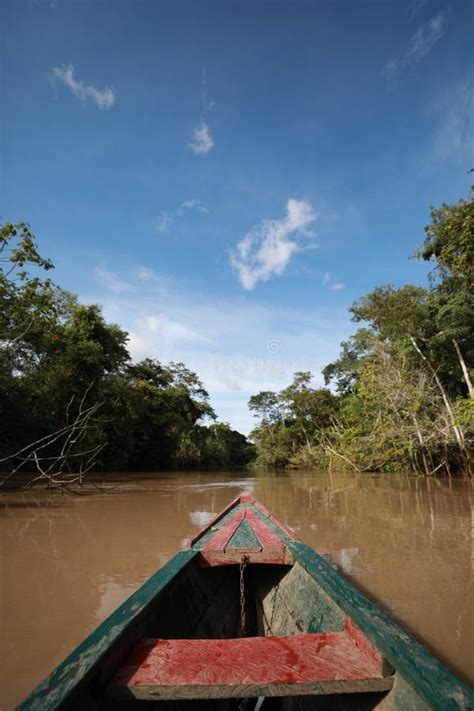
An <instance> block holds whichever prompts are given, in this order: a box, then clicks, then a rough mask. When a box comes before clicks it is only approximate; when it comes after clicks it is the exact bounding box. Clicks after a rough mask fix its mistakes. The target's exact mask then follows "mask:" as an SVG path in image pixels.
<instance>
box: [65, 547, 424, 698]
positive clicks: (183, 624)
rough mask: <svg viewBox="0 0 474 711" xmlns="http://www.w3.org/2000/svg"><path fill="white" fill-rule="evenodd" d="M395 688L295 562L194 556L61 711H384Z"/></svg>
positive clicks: (386, 668) (371, 650)
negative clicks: (139, 710) (224, 559)
mask: <svg viewBox="0 0 474 711" xmlns="http://www.w3.org/2000/svg"><path fill="white" fill-rule="evenodd" d="M396 676H397V675H394V670H393V669H392V668H391V667H390V665H388V664H387V662H386V661H385V660H384V659H383V658H382V657H381V655H380V654H379V652H378V650H377V649H376V648H375V647H374V646H373V645H372V644H371V643H370V641H369V640H368V639H367V637H365V635H364V634H363V633H362V631H361V630H360V629H359V628H357V627H356V625H355V624H354V623H353V621H351V620H350V619H348V618H347V617H346V616H345V614H344V613H343V611H342V610H341V609H340V607H338V605H337V604H336V603H335V602H334V601H333V600H332V598H331V597H329V596H328V595H327V594H326V593H325V592H324V590H323V589H322V588H321V587H320V585H319V584H318V583H317V581H316V580H315V579H314V578H313V577H312V576H310V575H309V574H308V573H307V572H306V570H305V569H304V568H303V567H302V566H301V565H300V564H299V563H298V562H297V561H296V562H295V561H293V560H291V561H290V560H286V562H285V563H278V564H274V563H260V562H253V561H252V560H251V559H250V560H247V559H246V558H245V556H242V559H241V560H240V563H239V562H231V563H230V564H225V563H224V561H218V562H216V561H214V562H212V563H210V562H209V560H208V559H206V557H205V556H203V555H197V556H196V557H194V558H193V559H192V560H190V561H189V563H187V565H185V566H184V567H183V568H182V569H181V571H180V572H179V573H178V574H177V575H176V576H174V577H173V578H172V579H171V580H170V582H169V583H168V584H167V585H166V587H165V588H164V589H162V590H161V592H159V593H158V594H157V595H155V596H154V597H153V596H151V597H150V601H149V603H148V604H147V605H146V606H145V607H144V609H143V610H142V611H141V612H140V614H139V615H138V616H136V617H135V618H134V620H133V622H132V623H131V624H130V625H129V626H128V627H127V628H126V630H125V631H124V632H123V633H122V635H121V637H120V639H119V641H118V642H117V643H116V644H115V645H114V646H113V647H112V648H111V649H110V650H109V651H107V652H106V654H105V655H104V656H103V657H102V659H101V661H100V662H99V663H98V664H97V665H96V666H95V668H94V669H93V670H92V671H91V672H90V673H89V675H88V676H86V678H85V679H84V680H83V682H82V685H81V686H80V688H79V689H78V690H77V691H76V692H75V693H74V696H73V697H72V698H70V699H69V701H68V702H67V703H66V704H65V705H63V706H62V708H66V709H68V711H82V710H85V709H88V710H91V711H94V710H96V709H97V710H99V709H101V710H102V709H106V710H107V711H108V710H109V709H110V710H112V709H117V710H120V709H123V711H134V710H135V709H150V710H151V709H158V710H163V711H168V709H169V710H170V711H175V710H180V709H191V708H195V709H203V710H206V709H209V710H211V709H212V710H214V709H215V710H216V711H258V710H259V709H260V708H262V709H263V711H270V710H274V709H281V710H282V711H289V710H290V709H297V710H301V709H302V710H306V709H327V710H328V711H332V710H336V709H348V708H350V709H361V710H364V709H374V708H380V709H384V710H385V709H386V710H387V711H388V710H389V709H390V708H401V706H398V705H395V706H393V703H392V701H393V697H394V692H395V691H396V694H397V696H398V694H399V690H398V687H399V686H400V684H402V685H403V681H401V680H398V681H396V679H395V677H396ZM394 681H396V683H395V685H394ZM392 687H393V691H391V689H392ZM400 693H404V692H403V689H402V690H401V692H400ZM420 701H421V699H420ZM410 708H411V707H410ZM413 708H425V705H424V703H422V704H421V705H416V706H413Z"/></svg>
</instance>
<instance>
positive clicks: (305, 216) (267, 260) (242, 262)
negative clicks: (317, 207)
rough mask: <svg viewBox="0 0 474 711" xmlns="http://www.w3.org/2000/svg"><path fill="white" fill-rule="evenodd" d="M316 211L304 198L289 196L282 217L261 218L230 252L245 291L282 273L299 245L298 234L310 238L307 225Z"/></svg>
mask: <svg viewBox="0 0 474 711" xmlns="http://www.w3.org/2000/svg"><path fill="white" fill-rule="evenodd" d="M315 220H316V213H315V212H314V210H313V208H312V206H311V204H310V203H309V202H308V201H307V200H296V199H290V200H288V202H287V204H286V216H285V217H283V218H282V219H281V220H263V222H262V223H261V224H260V225H258V226H256V227H254V228H252V230H251V231H250V232H249V233H248V234H247V235H245V237H244V238H243V239H242V240H241V241H240V242H239V243H238V244H237V247H236V249H235V250H234V251H233V252H232V253H231V256H230V261H231V265H232V267H233V268H234V270H235V271H236V272H237V275H238V277H239V280H240V283H241V284H242V286H243V287H244V289H247V290H248V291H250V290H252V289H254V288H255V286H256V284H257V283H258V282H259V281H268V279H270V277H271V276H273V275H276V276H281V275H282V274H283V272H284V271H285V269H286V267H287V266H288V264H289V262H290V260H291V258H292V256H293V254H294V253H295V252H297V251H299V250H300V249H301V248H302V247H301V244H300V243H299V242H298V241H297V239H296V237H297V236H301V235H302V236H305V237H311V236H313V234H312V233H311V232H310V231H309V226H310V225H311V224H312V223H313V222H314V221H315Z"/></svg>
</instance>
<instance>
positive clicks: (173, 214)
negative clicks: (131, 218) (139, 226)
mask: <svg viewBox="0 0 474 711" xmlns="http://www.w3.org/2000/svg"><path fill="white" fill-rule="evenodd" d="M193 210H195V211H196V212H200V213H202V214H203V215H207V214H208V213H209V208H208V207H207V205H206V204H205V203H203V202H201V200H199V199H198V198H191V199H190V200H185V201H184V202H182V203H181V205H180V207H178V208H177V209H176V210H172V211H168V210H162V211H161V213H160V216H159V217H158V219H156V220H155V221H154V223H153V227H154V229H155V230H156V231H157V232H167V230H168V229H169V228H170V227H171V225H172V224H173V222H174V221H175V220H176V218H179V217H184V215H185V214H186V212H191V211H193Z"/></svg>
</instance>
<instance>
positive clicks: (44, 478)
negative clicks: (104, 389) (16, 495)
mask: <svg viewBox="0 0 474 711" xmlns="http://www.w3.org/2000/svg"><path fill="white" fill-rule="evenodd" d="M90 388H91V386H89V387H88V388H87V389H86V391H85V393H84V395H83V396H82V398H81V401H80V403H79V407H78V411H77V414H76V416H75V417H74V419H73V420H72V421H69V420H70V417H71V416H70V411H71V409H72V406H73V404H74V399H75V398H74V396H73V397H72V398H71V399H70V401H69V403H68V405H67V408H66V425H64V426H63V427H60V428H59V429H58V430H56V431H55V432H52V433H50V434H47V435H45V436H44V437H41V438H40V439H38V440H36V441H35V442H31V443H30V444H28V445H26V446H25V447H22V449H20V450H18V451H17V452H15V453H14V454H11V455H9V456H7V457H4V458H3V459H0V464H3V463H5V462H11V463H12V464H13V467H12V469H11V470H10V471H9V472H8V473H7V474H6V476H5V477H4V478H3V480H2V481H0V486H3V485H4V484H5V483H6V482H7V481H8V480H9V479H11V477H13V476H14V475H15V474H17V473H18V472H20V471H22V470H23V471H32V470H33V471H35V472H37V473H36V476H33V478H32V479H30V480H29V481H28V482H27V483H26V484H25V485H24V486H23V488H24V489H31V488H33V487H35V486H38V485H44V486H46V488H47V489H49V490H51V489H60V490H61V491H63V492H64V491H65V490H67V491H72V492H74V493H78V492H77V487H82V486H83V484H84V479H85V477H86V475H87V474H88V472H90V471H91V469H93V468H94V466H95V464H96V462H97V457H98V455H99V453H100V452H101V451H102V450H103V449H104V447H105V446H106V443H105V442H102V443H98V444H94V445H92V446H85V448H81V447H80V445H81V443H83V444H84V443H85V440H86V437H87V436H88V435H89V434H90V433H91V431H92V430H93V429H94V427H95V421H94V420H95V416H96V414H97V412H98V410H99V408H100V407H101V403H99V402H96V403H94V404H93V405H89V406H86V404H85V402H86V398H87V395H88V393H89V391H90ZM78 450H79V451H78ZM91 483H92V482H91ZM92 486H94V488H99V489H100V490H103V489H102V488H101V487H99V486H97V485H96V484H93V483H92Z"/></svg>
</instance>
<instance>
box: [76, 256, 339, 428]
mask: <svg viewBox="0 0 474 711" xmlns="http://www.w3.org/2000/svg"><path fill="white" fill-rule="evenodd" d="M100 271H103V270H99V273H100ZM108 274H109V275H113V277H114V282H113V283H115V285H117V284H122V285H123V284H127V285H128V287H126V288H125V290H123V289H122V291H121V292H120V291H118V292H117V291H113V290H111V289H110V288H109V287H110V280H108V281H107V283H106V282H105V281H104V280H103V279H96V282H95V287H94V289H93V290H92V291H87V292H82V293H80V298H81V299H82V300H83V301H85V302H87V303H91V302H94V303H95V302H99V303H102V304H103V307H104V316H105V318H106V319H107V320H108V321H111V322H114V323H118V324H120V326H122V327H123V328H124V329H125V330H127V331H128V333H129V334H130V341H129V343H128V347H129V350H130V352H131V354H132V358H133V359H134V360H135V361H137V360H140V359H142V358H146V357H150V358H157V359H158V360H160V361H161V362H163V363H167V362H169V361H175V362H178V361H183V362H184V363H186V365H187V366H188V367H189V368H191V369H192V370H194V371H195V372H196V373H198V375H199V377H200V378H201V379H202V380H203V382H204V385H205V387H206V389H207V390H208V391H209V392H210V395H211V402H212V404H213V406H214V407H215V408H216V411H217V413H218V415H219V417H220V418H222V419H224V420H227V421H229V422H230V423H231V424H232V426H234V427H236V428H237V429H239V430H240V431H244V432H248V431H249V430H250V429H252V427H253V426H254V424H255V421H254V418H253V417H252V415H251V413H250V412H248V409H247V401H248V399H249V397H250V395H253V394H255V393H256V392H258V391H259V390H281V389H282V388H283V387H285V386H286V385H288V384H289V383H290V382H291V379H292V375H293V373H294V372H296V371H299V370H310V371H311V372H313V373H314V374H315V375H316V382H317V383H318V384H321V385H322V382H323V380H322V376H321V375H320V371H321V368H322V367H323V366H324V365H326V364H327V363H329V362H331V361H332V360H334V358H336V357H337V354H338V352H339V343H340V341H341V340H342V339H343V338H344V337H346V336H347V333H348V332H349V331H350V329H351V325H350V321H349V318H348V314H347V312H346V309H344V308H340V307H330V306H329V305H328V304H324V305H320V306H315V305H314V304H310V305H308V307H305V306H304V305H302V306H300V307H299V308H298V309H293V308H289V307H288V308H284V307H283V308H282V307H281V305H276V304H275V305H274V306H273V305H271V304H260V303H258V301H256V300H255V299H252V302H251V303H250V302H249V301H248V300H247V299H245V298H242V297H241V296H239V297H235V298H232V299H229V298H224V297H221V298H219V299H216V298H215V295H214V294H211V293H209V294H203V293H202V292H199V293H196V292H194V291H189V290H188V289H187V288H186V287H185V286H184V285H183V284H182V283H177V282H175V281H173V279H171V278H169V277H167V276H166V275H162V274H158V273H156V272H154V271H153V270H152V269H150V267H149V266H148V265H146V266H145V265H143V266H138V265H136V266H130V267H129V268H128V269H127V270H125V271H117V273H115V272H114V271H110V272H108ZM129 287H132V290H131V291H129ZM157 293H159V296H157ZM158 304H159V306H158Z"/></svg>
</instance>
